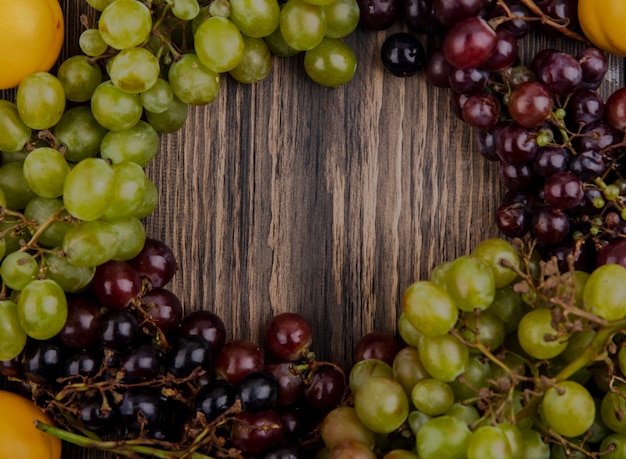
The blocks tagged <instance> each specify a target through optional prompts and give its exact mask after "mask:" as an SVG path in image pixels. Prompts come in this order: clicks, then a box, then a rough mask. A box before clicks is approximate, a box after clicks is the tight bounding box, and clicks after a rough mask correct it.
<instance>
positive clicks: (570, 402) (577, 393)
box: [542, 381, 596, 437]
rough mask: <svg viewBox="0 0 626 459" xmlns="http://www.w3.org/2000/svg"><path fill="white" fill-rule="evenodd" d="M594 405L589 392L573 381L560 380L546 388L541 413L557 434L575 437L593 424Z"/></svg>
mask: <svg viewBox="0 0 626 459" xmlns="http://www.w3.org/2000/svg"><path fill="white" fill-rule="evenodd" d="M595 413H596V405H595V402H594V401H593V398H592V397H591V394H590V393H589V391H587V389H585V388H584V387H583V386H582V385H580V384H578V383H577V382H574V381H562V382H559V383H558V384H557V386H556V387H555V386H552V387H550V388H548V390H546V393H545V395H544V396H543V401H542V414H543V417H544V419H545V421H546V422H547V423H548V425H549V426H550V427H551V428H552V429H553V430H554V431H555V432H556V433H558V434H560V435H563V436H565V437H575V436H577V435H582V434H584V433H585V432H586V431H587V430H588V429H589V428H590V427H591V424H593V420H594V418H595Z"/></svg>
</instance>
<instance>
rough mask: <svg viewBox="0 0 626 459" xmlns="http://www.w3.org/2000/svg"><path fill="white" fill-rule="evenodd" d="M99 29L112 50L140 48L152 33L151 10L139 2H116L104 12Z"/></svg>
mask: <svg viewBox="0 0 626 459" xmlns="http://www.w3.org/2000/svg"><path fill="white" fill-rule="evenodd" d="M98 29H99V31H100V35H101V36H102V39H103V40H104V41H105V43H106V44H107V45H109V46H111V47H112V48H115V49H126V48H133V47H135V46H139V45H140V44H142V43H143V42H145V41H147V40H148V38H149V37H150V32H151V31H152V17H151V15H150V10H149V9H148V7H147V6H146V5H144V4H143V3H142V2H139V1H137V0H115V1H113V2H112V3H111V4H110V5H108V6H107V7H106V8H104V10H102V14H101V15H100V19H99V21H98Z"/></svg>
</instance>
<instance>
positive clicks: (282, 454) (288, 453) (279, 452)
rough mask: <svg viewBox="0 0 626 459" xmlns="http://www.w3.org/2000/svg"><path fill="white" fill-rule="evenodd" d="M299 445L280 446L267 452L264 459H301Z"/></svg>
mask: <svg viewBox="0 0 626 459" xmlns="http://www.w3.org/2000/svg"><path fill="white" fill-rule="evenodd" d="M301 457H302V454H301V453H300V450H299V448H298V445H288V446H278V447H276V448H274V449H271V450H270V451H268V452H266V453H265V456H263V459H300V458H301Z"/></svg>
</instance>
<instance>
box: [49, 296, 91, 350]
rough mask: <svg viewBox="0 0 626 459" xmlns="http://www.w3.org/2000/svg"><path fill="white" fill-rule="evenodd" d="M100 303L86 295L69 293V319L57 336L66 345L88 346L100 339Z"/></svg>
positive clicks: (73, 346) (72, 346)
mask: <svg viewBox="0 0 626 459" xmlns="http://www.w3.org/2000/svg"><path fill="white" fill-rule="evenodd" d="M101 320H102V314H101V312H100V305H99V304H98V303H96V302H95V301H93V300H92V299H91V298H89V297H87V296H85V295H68V297H67V319H66V320H65V325H64V326H63V328H62V329H61V331H60V332H59V333H58V334H57V336H56V337H57V338H58V339H59V341H61V343H62V344H63V345H64V346H67V347H71V348H77V349H78V348H80V349H82V348H87V347H90V346H92V345H94V344H95V343H96V342H97V341H98V335H99V332H100V322H101Z"/></svg>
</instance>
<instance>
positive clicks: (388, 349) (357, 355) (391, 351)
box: [352, 332, 400, 365]
mask: <svg viewBox="0 0 626 459" xmlns="http://www.w3.org/2000/svg"><path fill="white" fill-rule="evenodd" d="M399 350H400V348H399V347H398V342H397V341H396V339H395V338H394V337H393V336H392V335H390V334H389V333H385V332H370V333H367V334H365V335H364V336H362V337H361V339H359V340H358V341H357V343H356V345H355V346H354V352H353V353H352V358H353V362H354V363H356V362H360V361H361V360H367V359H378V360H382V361H383V362H385V363H387V364H389V365H393V360H394V359H395V358H396V354H397V353H398V351H399Z"/></svg>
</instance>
